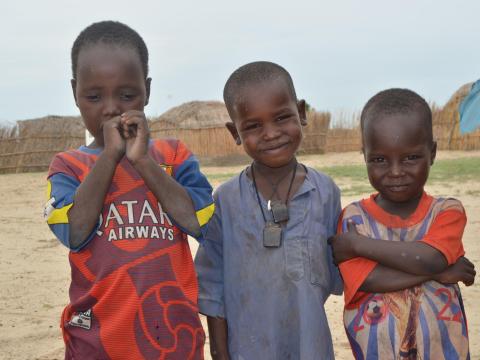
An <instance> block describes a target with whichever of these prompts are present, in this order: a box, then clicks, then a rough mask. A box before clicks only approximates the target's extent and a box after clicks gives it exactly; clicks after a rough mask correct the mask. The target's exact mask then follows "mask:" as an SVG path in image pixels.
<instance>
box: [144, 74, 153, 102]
mask: <svg viewBox="0 0 480 360" xmlns="http://www.w3.org/2000/svg"><path fill="white" fill-rule="evenodd" d="M151 83H152V78H146V79H145V89H146V90H147V97H146V98H145V106H147V105H148V101H149V100H150V84H151Z"/></svg>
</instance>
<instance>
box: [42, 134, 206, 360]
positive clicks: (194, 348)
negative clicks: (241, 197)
mask: <svg viewBox="0 0 480 360" xmlns="http://www.w3.org/2000/svg"><path fill="white" fill-rule="evenodd" d="M98 154H99V150H92V149H88V148H86V147H81V148H80V149H78V150H72V151H67V152H64V153H60V154H58V155H56V156H55V158H54V159H53V161H52V163H51V165H50V171H49V175H48V199H49V200H48V202H47V205H46V207H45V217H46V219H47V222H48V224H49V226H50V228H51V229H52V231H53V232H54V233H55V234H56V236H57V237H58V238H59V239H60V241H62V243H64V244H65V245H67V246H69V244H68V239H69V225H68V210H69V209H70V207H71V206H72V205H73V198H74V194H75V191H76V189H77V187H78V186H79V185H80V183H81V182H82V181H84V179H85V178H86V176H87V175H88V173H89V171H90V170H91V169H92V167H93V165H94V164H95V161H96V159H97V157H98ZM149 154H150V156H151V157H152V158H153V159H154V160H155V161H156V162H157V163H158V164H159V165H160V166H162V167H163V168H164V169H165V171H167V173H169V174H170V175H171V176H173V177H174V178H175V180H176V181H177V182H178V183H180V184H181V185H182V186H183V187H184V188H185V189H186V190H187V192H188V193H189V195H190V197H191V198H192V201H193V204H194V208H195V210H196V214H197V219H198V221H199V223H200V225H201V226H202V231H203V228H204V227H205V225H206V223H207V222H208V221H209V219H210V217H211V216H212V214H213V211H214V205H213V200H212V196H211V192H212V188H211V186H210V184H209V183H208V181H207V179H206V178H205V177H204V176H203V175H202V174H201V173H200V170H199V165H198V161H197V160H196V159H195V157H194V156H193V155H192V154H191V153H190V152H189V151H188V150H187V149H186V147H185V146H184V145H183V144H182V143H181V142H179V141H177V140H156V141H152V142H151V143H150V148H149ZM69 259H70V265H71V270H72V281H71V285H70V304H69V305H68V306H67V307H66V308H65V310H64V311H63V314H62V319H61V326H62V330H63V337H64V340H65V344H66V358H69V359H70V358H72V359H182V360H183V359H203V345H204V339H205V335H204V332H203V329H202V326H201V323H200V320H199V317H198V308H197V294H198V288H197V280H196V275H195V270H194V267H193V261H192V257H191V253H190V249H189V246H188V241H187V235H186V234H185V233H184V232H183V231H182V230H181V229H179V228H178V226H176V225H175V223H173V222H172V220H171V219H170V218H169V217H168V215H167V214H166V213H165V212H164V211H163V210H162V207H161V205H160V204H159V203H158V201H157V199H156V198H155V196H154V195H153V193H152V192H151V191H150V190H149V189H148V188H147V186H146V185H145V183H144V181H143V179H142V178H141V177H140V176H139V174H138V173H137V172H136V171H135V170H134V168H133V167H132V166H131V164H130V163H129V161H128V160H127V159H126V158H125V157H124V158H123V159H122V160H121V161H120V163H119V164H118V166H117V168H116V171H115V174H114V177H113V179H112V183H111V185H110V189H109V191H108V193H107V195H106V198H105V202H104V206H103V209H102V212H101V214H100V217H99V221H98V225H97V227H96V228H95V229H94V231H93V232H92V234H91V235H90V236H89V239H88V241H87V242H86V244H85V245H83V246H82V248H81V249H71V251H70V255H69Z"/></svg>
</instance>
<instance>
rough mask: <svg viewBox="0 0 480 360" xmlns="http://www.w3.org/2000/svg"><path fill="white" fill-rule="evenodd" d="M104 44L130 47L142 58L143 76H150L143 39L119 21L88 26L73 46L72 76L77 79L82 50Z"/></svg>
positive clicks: (146, 50)
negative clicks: (79, 56) (79, 55)
mask: <svg viewBox="0 0 480 360" xmlns="http://www.w3.org/2000/svg"><path fill="white" fill-rule="evenodd" d="M98 43H104V44H108V45H117V46H128V47H131V48H133V49H134V50H135V51H136V52H137V53H138V55H139V56H140V62H141V64H142V70H143V74H144V75H145V78H147V76H148V49H147V45H146V44H145V41H143V39H142V37H141V36H140V35H139V34H138V33H137V32H136V31H135V30H133V29H132V28H131V27H129V26H127V25H125V24H123V23H121V22H118V21H100V22H96V23H93V24H91V25H89V26H87V27H86V28H85V29H83V30H82V32H81V33H80V34H79V35H78V36H77V38H76V39H75V41H74V43H73V46H72V52H71V57H72V76H73V79H76V78H77V64H78V54H79V53H80V50H81V49H83V48H85V47H88V46H92V45H96V44H98Z"/></svg>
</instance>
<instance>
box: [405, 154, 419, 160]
mask: <svg viewBox="0 0 480 360" xmlns="http://www.w3.org/2000/svg"><path fill="white" fill-rule="evenodd" d="M405 159H406V160H407V161H414V160H418V159H420V156H418V155H408V156H407V157H406V158H405Z"/></svg>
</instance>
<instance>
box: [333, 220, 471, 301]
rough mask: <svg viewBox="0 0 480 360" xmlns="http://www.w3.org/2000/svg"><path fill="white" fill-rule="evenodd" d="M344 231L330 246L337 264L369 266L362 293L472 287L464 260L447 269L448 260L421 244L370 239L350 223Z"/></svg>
mask: <svg viewBox="0 0 480 360" xmlns="http://www.w3.org/2000/svg"><path fill="white" fill-rule="evenodd" d="M347 227H348V232H346V233H343V234H338V235H336V236H333V237H331V238H330V239H329V242H330V244H331V245H332V249H333V254H334V259H335V262H336V263H337V264H340V263H342V262H345V261H348V260H350V259H353V258H363V259H354V260H352V261H363V262H365V261H366V262H369V263H370V264H369V265H370V269H371V270H370V272H369V273H368V275H367V276H366V278H365V279H364V281H363V283H362V284H361V286H360V288H359V290H361V291H365V292H390V291H397V290H403V289H406V288H409V287H412V286H415V285H418V284H421V283H423V282H425V281H428V280H436V281H438V282H441V283H456V282H459V281H462V282H464V283H465V285H467V286H469V285H472V284H473V281H474V277H475V269H474V266H473V264H472V263H471V262H470V261H469V260H468V259H466V258H464V257H460V258H459V259H458V260H457V261H456V262H455V263H454V264H453V265H451V266H448V263H447V260H446V259H445V257H444V256H443V254H442V253H441V252H440V251H439V250H437V249H435V248H433V247H432V246H430V245H427V244H426V243H423V242H421V241H415V242H400V241H398V242H397V241H386V240H378V239H371V238H369V237H366V236H363V235H361V234H358V232H357V231H356V228H355V225H354V224H353V222H348V223H347ZM367 259H368V260H367ZM374 262H376V263H377V264H375V263H374ZM372 266H373V269H372ZM368 267H369V266H368V265H367V268H368Z"/></svg>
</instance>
